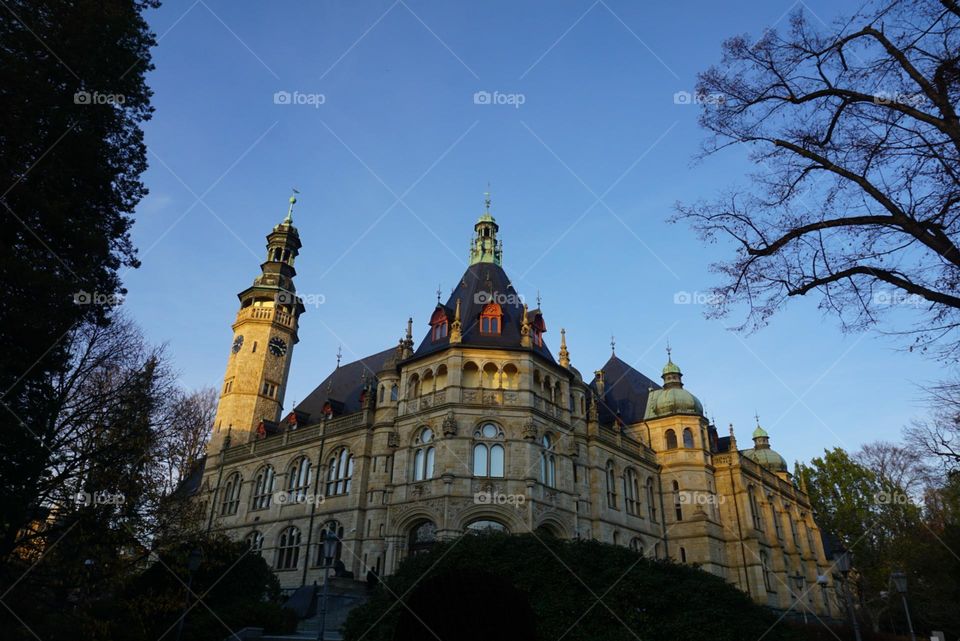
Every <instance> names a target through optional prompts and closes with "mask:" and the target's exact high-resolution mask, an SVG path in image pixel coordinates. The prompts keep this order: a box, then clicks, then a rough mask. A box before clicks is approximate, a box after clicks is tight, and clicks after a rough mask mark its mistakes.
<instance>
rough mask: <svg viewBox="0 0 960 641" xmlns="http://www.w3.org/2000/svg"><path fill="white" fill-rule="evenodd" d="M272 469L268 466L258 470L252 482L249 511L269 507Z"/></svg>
mask: <svg viewBox="0 0 960 641" xmlns="http://www.w3.org/2000/svg"><path fill="white" fill-rule="evenodd" d="M273 482H274V473H273V468H272V467H270V466H269V465H266V466H264V467H261V468H260V471H258V472H257V475H256V476H255V477H254V480H253V501H252V502H251V504H250V509H251V510H265V509H267V508H268V507H270V502H271V499H272V497H273Z"/></svg>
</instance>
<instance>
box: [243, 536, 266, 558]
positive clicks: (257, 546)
mask: <svg viewBox="0 0 960 641" xmlns="http://www.w3.org/2000/svg"><path fill="white" fill-rule="evenodd" d="M247 545H249V546H250V551H251V552H252V553H253V554H257V555H259V554H260V553H261V552H263V534H261V533H260V532H257V531H256V530H254V531H253V532H251V533H250V534H248V535H247Z"/></svg>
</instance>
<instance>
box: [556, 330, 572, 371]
mask: <svg viewBox="0 0 960 641" xmlns="http://www.w3.org/2000/svg"><path fill="white" fill-rule="evenodd" d="M559 356H560V366H561V367H570V352H569V351H567V330H565V329H563V328H562V327H561V328H560V353H559Z"/></svg>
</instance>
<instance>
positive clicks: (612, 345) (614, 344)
mask: <svg viewBox="0 0 960 641" xmlns="http://www.w3.org/2000/svg"><path fill="white" fill-rule="evenodd" d="M610 353H611V354H616V353H617V340H616V338H615V337H614V335H613V334H610Z"/></svg>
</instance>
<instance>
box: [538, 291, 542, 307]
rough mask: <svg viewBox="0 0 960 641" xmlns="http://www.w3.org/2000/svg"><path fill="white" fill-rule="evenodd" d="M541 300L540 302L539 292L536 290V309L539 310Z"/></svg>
mask: <svg viewBox="0 0 960 641" xmlns="http://www.w3.org/2000/svg"><path fill="white" fill-rule="evenodd" d="M541 300H542V299H541V298H540V290H539V289H538V290H537V309H540V301H541Z"/></svg>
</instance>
